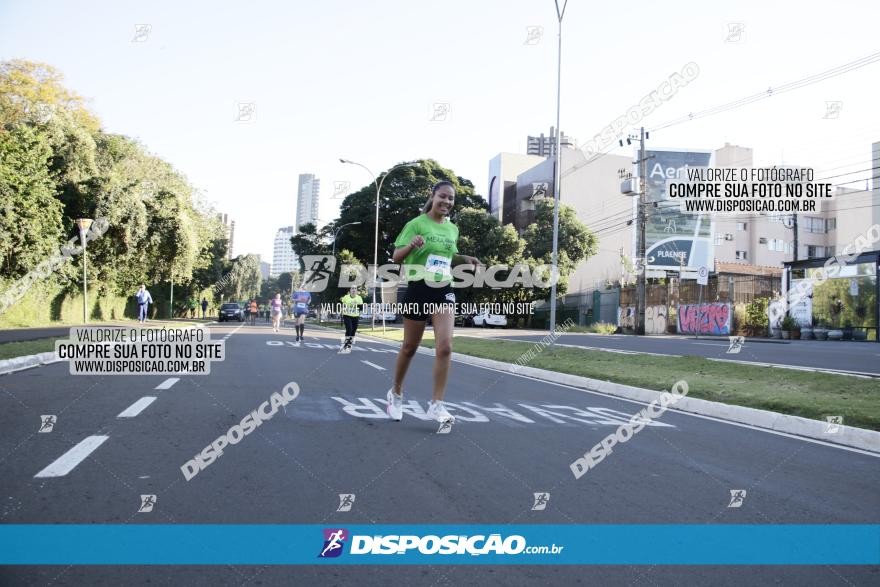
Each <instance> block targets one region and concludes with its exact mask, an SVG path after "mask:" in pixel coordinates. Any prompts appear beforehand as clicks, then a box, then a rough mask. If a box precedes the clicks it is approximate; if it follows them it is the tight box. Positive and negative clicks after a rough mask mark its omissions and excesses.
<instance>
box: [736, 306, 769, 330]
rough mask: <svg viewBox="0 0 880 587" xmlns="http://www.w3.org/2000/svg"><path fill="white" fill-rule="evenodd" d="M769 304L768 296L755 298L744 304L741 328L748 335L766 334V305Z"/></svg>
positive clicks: (767, 322) (767, 324)
mask: <svg viewBox="0 0 880 587" xmlns="http://www.w3.org/2000/svg"><path fill="white" fill-rule="evenodd" d="M769 304H770V299H769V298H757V299H755V300H753V301H751V302H749V303H748V304H746V312H745V320H744V321H743V330H744V331H745V332H746V334H747V335H748V336H763V335H765V334H767V327H768V326H769V325H770V321H769V319H768V318H767V306H768V305H769Z"/></svg>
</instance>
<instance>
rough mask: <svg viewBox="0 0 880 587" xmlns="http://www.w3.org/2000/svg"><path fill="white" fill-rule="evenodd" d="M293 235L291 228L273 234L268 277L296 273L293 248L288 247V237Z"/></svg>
mask: <svg viewBox="0 0 880 587" xmlns="http://www.w3.org/2000/svg"><path fill="white" fill-rule="evenodd" d="M293 235H294V229H293V227H292V226H284V227H282V228H279V229H278V232H276V233H275V248H274V250H273V252H272V270H271V273H269V275H271V276H272V277H278V276H279V275H281V274H282V273H289V272H291V271H296V270H297V269H298V267H297V261H296V255H295V254H294V252H293V248H292V247H291V246H290V237H292V236H293Z"/></svg>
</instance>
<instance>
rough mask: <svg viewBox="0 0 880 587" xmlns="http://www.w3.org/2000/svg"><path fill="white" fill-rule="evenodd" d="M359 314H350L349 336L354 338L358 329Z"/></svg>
mask: <svg viewBox="0 0 880 587" xmlns="http://www.w3.org/2000/svg"><path fill="white" fill-rule="evenodd" d="M360 319H361V317H360V316H352V317H351V337H352V338H354V337H355V336H356V335H357V331H358V321H360Z"/></svg>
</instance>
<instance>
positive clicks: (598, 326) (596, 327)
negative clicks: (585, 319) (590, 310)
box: [587, 322, 617, 334]
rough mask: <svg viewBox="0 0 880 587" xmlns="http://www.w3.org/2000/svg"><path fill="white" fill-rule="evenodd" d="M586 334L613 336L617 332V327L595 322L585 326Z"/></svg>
mask: <svg viewBox="0 0 880 587" xmlns="http://www.w3.org/2000/svg"><path fill="white" fill-rule="evenodd" d="M587 332H592V333H594V334H614V333H615V332H617V326H615V325H614V324H608V323H607V322H596V323H595V324H590V325H589V326H587Z"/></svg>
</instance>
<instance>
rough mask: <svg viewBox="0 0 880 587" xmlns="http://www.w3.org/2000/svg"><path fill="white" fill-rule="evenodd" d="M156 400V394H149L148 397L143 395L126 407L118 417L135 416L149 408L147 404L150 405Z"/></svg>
mask: <svg viewBox="0 0 880 587" xmlns="http://www.w3.org/2000/svg"><path fill="white" fill-rule="evenodd" d="M154 401H156V398H155V396H152V395H148V396H146V397H142V398H141V399H139V400H138V401H136V402H134V403H133V404H131V405H130V406H128V407H127V408H125V409H124V410H123V411H122V412H120V414H119V415H118V416H116V417H117V418H134V417H135V416H137V415H138V414H140V413H141V412H143V411H144V410H145V409H146V408H147V406H149V405H150V404H151V403H153V402H154Z"/></svg>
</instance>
